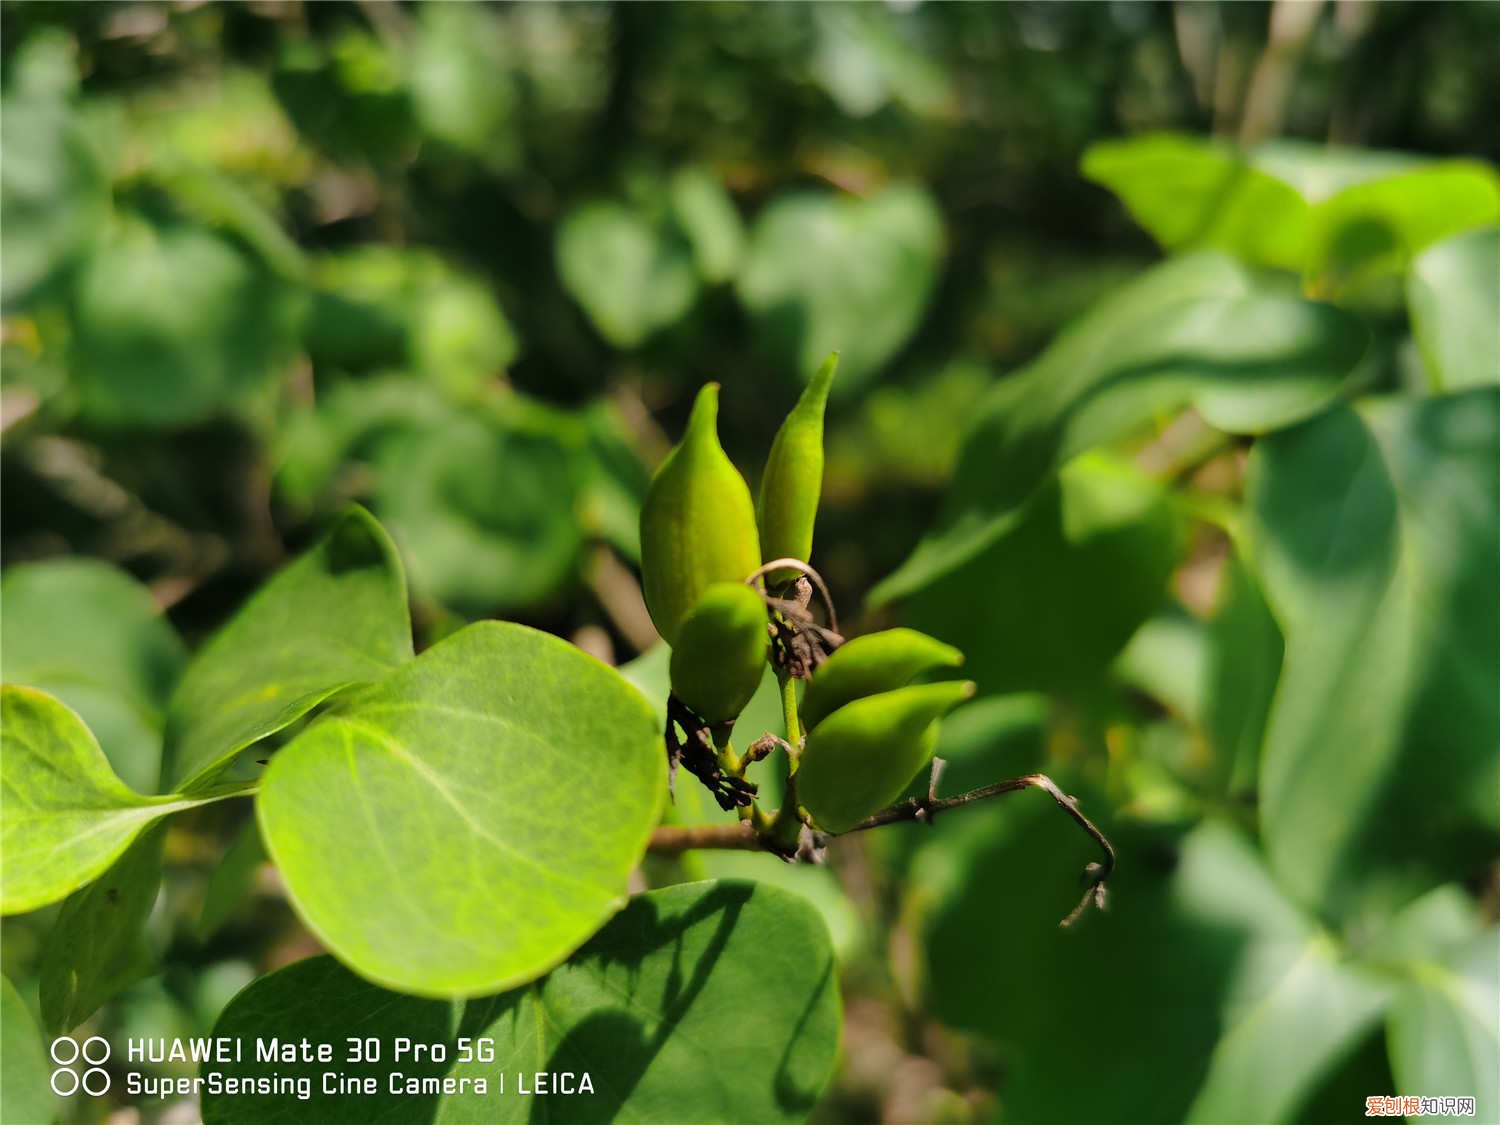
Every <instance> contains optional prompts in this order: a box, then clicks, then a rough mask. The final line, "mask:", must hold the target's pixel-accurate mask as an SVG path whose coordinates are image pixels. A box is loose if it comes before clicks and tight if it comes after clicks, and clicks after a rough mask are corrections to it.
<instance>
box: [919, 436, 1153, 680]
mask: <svg viewBox="0 0 1500 1125" xmlns="http://www.w3.org/2000/svg"><path fill="white" fill-rule="evenodd" d="M1179 540H1180V533H1179V531H1178V527H1177V521H1176V518H1175V516H1174V515H1173V513H1172V511H1171V509H1170V508H1169V506H1168V504H1167V502H1166V497H1165V494H1164V493H1163V491H1162V490H1161V488H1160V486H1159V485H1157V484H1156V483H1155V482H1153V481H1151V480H1149V479H1147V478H1145V477H1143V476H1142V475H1140V474H1139V473H1138V472H1136V471H1135V470H1133V469H1132V468H1131V467H1130V466H1129V465H1127V464H1124V463H1121V462H1116V461H1112V460H1109V459H1106V458H1104V457H1102V456H1086V457H1083V458H1080V459H1078V460H1077V461H1074V462H1072V463H1070V464H1069V465H1068V466H1066V467H1065V468H1064V469H1063V470H1062V472H1061V473H1060V474H1059V476H1058V479H1057V481H1056V483H1055V484H1052V485H1049V486H1044V487H1043V489H1042V490H1041V491H1039V492H1038V493H1037V494H1036V495H1035V496H1034V497H1033V498H1032V499H1031V500H1030V501H1028V502H1027V504H1026V506H1025V508H1024V509H1023V510H1022V512H1021V514H1020V517H1019V519H1017V520H1016V521H1014V522H1013V523H1011V524H1010V526H1009V527H1008V528H1007V530H1006V531H1005V532H1004V533H1002V534H1001V535H1000V536H999V537H998V538H996V539H995V540H994V542H993V543H991V544H990V545H989V546H988V547H986V548H985V549H984V550H983V551H982V552H980V553H979V554H978V555H976V556H975V557H974V558H973V559H971V560H970V561H969V562H967V563H965V564H964V565H963V566H961V567H959V568H958V569H957V570H954V571H952V572H950V573H949V574H947V575H946V576H944V578H943V579H942V580H941V581H940V582H936V583H934V584H933V585H931V586H929V587H927V588H926V589H924V590H922V591H921V592H920V593H918V594H917V596H916V597H914V598H913V599H912V600H911V602H910V604H909V605H907V606H905V607H904V608H903V610H902V619H903V620H904V621H905V622H906V623H908V624H910V625H912V626H914V627H915V628H918V629H921V630H922V631H923V632H927V633H931V634H932V635H933V636H935V637H938V638H939V639H941V640H944V641H947V642H948V643H949V644H952V645H955V646H957V647H958V648H959V649H961V650H962V651H963V653H964V655H965V656H966V657H967V661H966V663H965V665H964V675H965V676H966V677H968V678H970V679H973V680H975V681H976V682H977V683H978V684H979V687H980V689H981V690H982V691H985V692H1010V691H1032V690H1036V691H1063V692H1066V691H1069V690H1076V689H1078V688H1081V687H1084V686H1086V685H1088V684H1090V683H1092V682H1094V681H1095V680H1097V678H1098V677H1099V675H1100V674H1101V673H1102V672H1103V671H1104V669H1105V668H1106V667H1107V666H1108V664H1109V662H1110V661H1111V660H1112V659H1113V658H1114V656H1115V654H1116V653H1117V652H1119V650H1120V649H1121V648H1122V647H1123V646H1124V644H1125V642H1126V641H1127V640H1129V639H1130V635H1131V633H1133V632H1134V631H1135V629H1136V627H1137V626H1138V625H1140V624H1141V622H1142V621H1144V620H1145V619H1146V618H1147V617H1148V616H1149V615H1150V614H1151V613H1152V612H1153V611H1154V610H1155V609H1156V608H1157V606H1158V605H1160V604H1161V601H1162V599H1163V597H1164V596H1165V593H1166V586H1167V579H1168V577H1169V576H1170V575H1171V573H1172V569H1173V567H1174V566H1175V564H1176V562H1177V553H1178V544H1179Z"/></svg>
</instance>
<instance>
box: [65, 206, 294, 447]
mask: <svg viewBox="0 0 1500 1125" xmlns="http://www.w3.org/2000/svg"><path fill="white" fill-rule="evenodd" d="M290 299H291V298H290V294H289V293H288V292H287V291H286V290H285V289H284V288H283V287H282V284H281V283H280V282H279V281H278V280H277V279H275V278H273V277H272V276H271V274H270V273H269V272H268V271H266V270H264V269H262V268H260V267H259V266H258V265H257V264H256V263H255V262H253V261H252V260H251V259H250V258H248V257H247V256H245V255H244V254H243V253H241V252H240V250H239V249H238V248H236V247H235V246H234V245H233V244H232V243H230V242H228V241H226V240H224V239H222V238H220V237H218V236H217V235H214V234H210V233H208V232H207V231H203V230H196V229H193V228H186V227H182V228H163V229H156V228H153V227H151V226H149V225H147V224H145V223H143V222H133V223H130V224H128V225H127V226H125V227H124V228H123V233H122V234H121V235H120V236H119V237H118V238H117V239H116V240H115V241H113V242H111V243H108V244H106V245H105V246H103V247H101V248H100V249H98V250H97V251H95V253H94V254H93V256H92V257H90V258H89V259H88V261H87V262H85V263H84V264H83V266H82V267H81V270H80V273H79V277H78V281H77V284H76V287H75V289H74V293H73V308H72V314H73V317H74V320H75V324H76V335H75V338H74V340H73V351H72V355H71V359H72V363H71V370H72V373H73V374H74V376H75V377H76V379H77V383H78V390H79V392H80V397H81V399H82V403H83V406H84V409H85V410H86V411H87V412H88V413H89V414H90V415H91V416H92V417H94V418H96V419H98V420H99V421H101V422H106V423H115V424H122V425H157V426H172V425H180V424H183V423H188V422H196V421H200V420H202V419H204V418H208V417H212V416H213V415H215V414H218V413H221V412H224V411H227V410H229V409H230V408H232V407H233V406H235V405H238V404H242V403H243V402H244V401H245V400H246V398H247V397H248V396H249V395H251V394H252V393H253V392H254V391H255V390H257V389H258V388H260V387H262V386H264V384H265V383H266V381H267V380H268V379H270V378H271V377H272V376H273V375H274V374H275V373H276V372H277V370H278V369H279V368H280V367H281V366H282V365H283V364H284V363H286V362H287V360H288V359H289V358H290V353H291V346H292V336H291V322H290V317H291V315H292V306H291V305H290V303H289V301H290Z"/></svg>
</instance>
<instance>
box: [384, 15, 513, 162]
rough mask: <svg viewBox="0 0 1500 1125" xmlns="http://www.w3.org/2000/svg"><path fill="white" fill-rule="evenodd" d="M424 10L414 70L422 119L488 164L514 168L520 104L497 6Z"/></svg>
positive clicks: (431, 132)
mask: <svg viewBox="0 0 1500 1125" xmlns="http://www.w3.org/2000/svg"><path fill="white" fill-rule="evenodd" d="M418 15H419V20H418V35H417V41H416V46H415V49H414V51H413V54H412V59H411V71H410V82H411V97H412V108H413V110H414V111H415V113H416V118H417V122H418V124H419V125H420V126H421V128H422V129H423V131H424V132H425V133H426V134H427V135H428V136H430V137H433V138H435V139H437V140H439V141H441V142H443V143H444V144H447V145H450V146H452V147H453V148H455V149H457V150H459V151H460V152H463V153H465V154H467V155H469V156H472V157H474V158H476V159H478V160H479V162H480V163H481V165H482V166H485V167H489V168H495V169H510V168H512V167H514V165H515V164H516V160H517V157H518V156H519V152H518V145H517V140H518V138H517V137H516V134H515V130H514V127H513V123H512V121H511V118H512V115H513V114H514V112H515V108H516V106H515V101H516V94H515V89H514V87H513V85H512V84H511V81H510V54H511V50H510V48H509V46H508V44H507V42H506V35H505V29H504V27H503V25H502V24H501V22H500V20H499V19H498V18H497V17H496V14H495V12H494V10H493V9H490V8H487V7H484V6H481V5H478V4H433V5H430V6H427V7H424V8H423V9H422V10H421V11H420V12H419V13H418Z"/></svg>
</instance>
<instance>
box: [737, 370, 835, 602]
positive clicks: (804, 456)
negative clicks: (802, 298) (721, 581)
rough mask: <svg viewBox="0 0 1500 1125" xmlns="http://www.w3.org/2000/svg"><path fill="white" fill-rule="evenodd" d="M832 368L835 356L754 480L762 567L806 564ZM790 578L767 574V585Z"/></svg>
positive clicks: (819, 485) (819, 484)
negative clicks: (772, 563) (787, 561)
mask: <svg viewBox="0 0 1500 1125" xmlns="http://www.w3.org/2000/svg"><path fill="white" fill-rule="evenodd" d="M838 366H839V353H838V352H834V353H833V354H831V355H830V356H829V357H828V358H827V359H826V360H824V361H823V366H822V367H820V368H818V372H817V374H816V375H814V376H813V377H812V382H810V383H808V385H807V388H806V389H805V390H804V391H803V392H802V397H801V398H799V399H798V400H797V405H796V406H794V407H792V412H791V413H790V414H788V415H787V416H786V421H784V422H782V423H781V429H779V430H777V431H776V439H775V440H774V441H773V442H771V453H770V455H769V456H768V457H767V458H766V471H765V474H764V475H763V476H762V477H761V479H760V498H759V500H758V501H757V502H756V505H755V518H756V521H757V522H758V523H759V524H760V543H761V548H762V550H763V551H764V553H765V558H766V560H767V561H770V560H771V559H798V560H800V561H802V562H807V561H808V559H809V558H810V557H811V556H812V541H813V521H814V520H815V519H816V518H817V515H818V496H819V494H820V493H821V492H822V490H823V410H824V408H825V407H826V406H827V405H828V388H829V387H831V386H832V385H833V373H834V372H835V371H837V370H838ZM795 576H796V575H795V572H793V571H791V570H781V571H777V572H774V573H772V574H770V575H769V576H768V577H767V580H768V581H769V582H770V583H771V584H772V585H778V584H780V583H782V582H785V581H790V580H791V579H792V578H794V577H795Z"/></svg>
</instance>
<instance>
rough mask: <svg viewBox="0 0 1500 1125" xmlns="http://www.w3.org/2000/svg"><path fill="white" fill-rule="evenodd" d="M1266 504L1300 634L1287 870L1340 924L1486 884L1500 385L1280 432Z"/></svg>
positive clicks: (1257, 470)
mask: <svg viewBox="0 0 1500 1125" xmlns="http://www.w3.org/2000/svg"><path fill="white" fill-rule="evenodd" d="M1248 495H1249V501H1250V507H1251V512H1252V529H1251V536H1252V541H1253V542H1254V544H1255V560H1256V564H1257V568H1258V570H1259V577H1260V579H1261V582H1262V584H1263V586H1264V588H1265V592H1266V597H1267V600H1268V601H1269V603H1270V606H1271V608H1272V610H1273V612H1274V613H1275V615H1276V617H1277V619H1278V620H1279V621H1280V623H1281V627H1282V630H1283V632H1284V633H1285V635H1286V660H1285V664H1284V665H1283V670H1282V675H1281V681H1280V684H1279V685H1278V687H1277V691H1276V698H1275V703H1274V706H1273V710H1272V713H1271V718H1270V726H1269V729H1268V731H1267V734H1266V743H1265V751H1264V757H1263V760H1262V764H1261V771H1260V781H1261V786H1260V796H1261V808H1260V811H1261V826H1262V830H1263V832H1264V834H1265V841H1266V847H1267V852H1268V855H1269V858H1270V861H1271V866H1272V868H1273V869H1274V870H1275V871H1276V873H1277V874H1278V876H1279V877H1280V878H1281V879H1282V880H1283V881H1284V882H1285V884H1286V885H1287V886H1288V888H1289V889H1291V890H1292V891H1293V893H1294V894H1295V895H1296V896H1297V897H1298V898H1300V899H1301V900H1302V901H1303V902H1305V903H1306V904H1308V905H1309V906H1311V907H1314V908H1316V909H1319V910H1321V911H1323V912H1324V913H1325V914H1326V915H1328V916H1330V917H1337V916H1340V915H1343V914H1345V913H1347V912H1348V911H1350V910H1352V909H1354V908H1356V907H1357V906H1359V905H1360V904H1361V903H1364V904H1367V905H1368V904H1371V903H1373V902H1374V901H1376V900H1377V899H1384V898H1386V897H1389V896H1394V897H1395V898H1398V899H1399V898H1405V897H1410V896H1411V895H1412V894H1415V893H1416V892H1418V891H1420V890H1423V889H1425V888H1426V887H1428V886H1432V885H1435V884H1436V883H1438V882H1445V881H1448V880H1449V879H1451V878H1455V877H1462V876H1463V875H1465V874H1467V873H1470V872H1477V871H1479V870H1480V869H1481V868H1482V866H1483V864H1484V863H1485V862H1486V861H1487V860H1488V859H1489V858H1491V857H1492V856H1493V853H1494V848H1495V845H1496V842H1497V840H1500V772H1497V770H1500V754H1496V752H1495V750H1496V747H1497V746H1500V693H1497V692H1496V691H1495V690H1494V687H1495V685H1494V675H1493V672H1494V669H1495V668H1497V667H1500V614H1497V613H1496V612H1495V574H1494V560H1495V559H1496V558H1500V388H1496V389H1493V390H1475V391H1468V392H1465V393H1463V394H1457V395H1449V396H1446V397H1444V398H1440V399H1430V400H1425V401H1415V402H1394V401H1390V402H1380V403H1374V404H1371V405H1368V406H1366V407H1364V408H1362V409H1361V410H1359V411H1355V410H1352V409H1348V408H1341V409H1339V410H1335V411H1332V412H1330V413H1328V414H1325V415H1323V416H1322V417H1321V418H1318V419H1316V420H1315V421H1313V422H1310V423H1308V424H1307V425H1305V426H1302V427H1300V428H1298V429H1295V430H1290V431H1287V432H1285V433H1282V434H1277V435H1275V436H1274V437H1272V438H1270V439H1268V440H1266V441H1263V442H1262V443H1260V445H1258V446H1257V447H1256V450H1255V453H1254V455H1253V458H1252V461H1251V476H1250V485H1249V489H1248Z"/></svg>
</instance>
